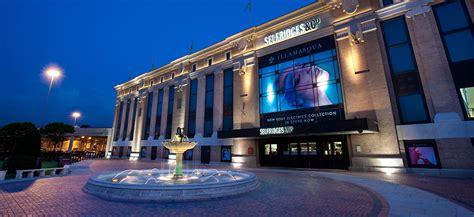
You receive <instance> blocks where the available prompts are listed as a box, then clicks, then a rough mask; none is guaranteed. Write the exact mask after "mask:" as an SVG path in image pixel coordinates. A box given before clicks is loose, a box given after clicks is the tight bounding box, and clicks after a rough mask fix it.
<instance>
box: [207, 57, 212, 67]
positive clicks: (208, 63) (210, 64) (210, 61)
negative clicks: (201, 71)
mask: <svg viewBox="0 0 474 217" xmlns="http://www.w3.org/2000/svg"><path fill="white" fill-rule="evenodd" d="M207 66H212V58H209V59H207Z"/></svg>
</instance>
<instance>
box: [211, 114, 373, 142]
mask: <svg viewBox="0 0 474 217" xmlns="http://www.w3.org/2000/svg"><path fill="white" fill-rule="evenodd" d="M377 132H378V126H377V123H376V122H373V121H369V120H367V119H366V118H361V119H351V120H339V121H330V122H324V123H314V124H310V125H295V126H281V127H270V128H248V129H239V130H229V131H218V132H217V138H269V137H282V136H307V135H345V134H362V133H377Z"/></svg>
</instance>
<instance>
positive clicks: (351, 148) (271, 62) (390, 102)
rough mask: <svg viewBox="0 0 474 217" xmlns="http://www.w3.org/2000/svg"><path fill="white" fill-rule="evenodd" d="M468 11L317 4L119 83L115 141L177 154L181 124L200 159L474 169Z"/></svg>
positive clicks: (458, 4) (116, 148)
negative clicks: (170, 147)
mask: <svg viewBox="0 0 474 217" xmlns="http://www.w3.org/2000/svg"><path fill="white" fill-rule="evenodd" d="M473 14H474V3H473V2H472V1H470V0H465V1H464V0H457V1H446V2H444V1H430V0H427V1H385V0H383V1H382V0H370V1H360V0H354V1H341V0H332V1H327V0H321V1H317V2H315V3H313V4H310V5H308V6H306V7H303V8H301V9H299V10H296V11H293V12H291V13H289V14H286V15H283V16H281V17H279V18H276V19H274V20H271V21H268V22H266V23H264V24H261V25H259V26H256V27H252V28H249V29H247V30H244V31H242V32H239V33H237V34H235V35H232V36H229V37H227V38H226V39H224V40H223V41H221V42H218V43H216V44H214V45H211V46H209V47H207V48H205V49H203V50H200V51H197V52H195V53H192V54H189V55H186V56H183V57H181V58H179V59H176V60H174V61H172V62H171V63H169V64H167V65H165V66H163V67H161V68H158V69H154V70H152V71H150V72H147V73H145V74H142V75H140V76H138V77H136V78H134V79H132V80H130V81H128V82H126V83H123V84H120V85H117V86H116V87H115V89H116V91H117V102H116V109H115V116H114V123H113V133H112V137H113V142H112V145H111V146H110V147H109V148H108V149H107V151H108V153H109V154H110V155H111V157H113V158H140V159H152V160H154V159H157V158H168V155H169V152H168V151H167V150H166V149H165V148H163V146H162V142H163V141H164V140H166V139H170V138H171V136H173V135H174V133H175V130H176V128H177V127H183V128H184V129H185V132H186V134H187V135H188V136H189V137H190V138H193V139H194V140H196V141H197V142H198V146H197V147H196V148H194V149H193V150H191V151H188V152H187V153H185V159H188V160H193V161H198V162H202V163H209V162H210V161H211V162H229V163H232V164H234V165H241V164H245V165H249V166H282V167H310V168H341V169H354V170H370V171H374V170H376V171H387V172H390V171H397V170H405V169H406V168H448V169H449V168H464V169H472V168H474V157H473V156H474V148H473V139H472V138H474V121H473V119H474V73H473V71H472V70H473V69H474V40H473V32H474V30H473V28H474V27H473V22H472V19H473V17H474V15H473ZM211 24H212V23H211ZM229 25H231V24H229ZM215 30H216V31H218V30H219V28H218V27H216V28H215ZM209 34H212V32H209Z"/></svg>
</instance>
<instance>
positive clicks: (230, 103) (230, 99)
mask: <svg viewBox="0 0 474 217" xmlns="http://www.w3.org/2000/svg"><path fill="white" fill-rule="evenodd" d="M223 102H224V109H223V114H222V116H223V118H222V130H232V128H233V127H234V70H233V69H232V68H229V69H226V70H224V99H223Z"/></svg>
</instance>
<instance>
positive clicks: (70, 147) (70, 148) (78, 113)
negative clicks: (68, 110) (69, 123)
mask: <svg viewBox="0 0 474 217" xmlns="http://www.w3.org/2000/svg"><path fill="white" fill-rule="evenodd" d="M71 116H72V117H73V118H74V125H73V126H74V128H75V127H76V121H77V118H79V117H81V113H80V112H73V113H72V114H71ZM73 144H74V133H73V134H72V135H71V138H70V139H69V147H68V150H67V151H68V152H69V163H72V162H71V161H72V146H73Z"/></svg>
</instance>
